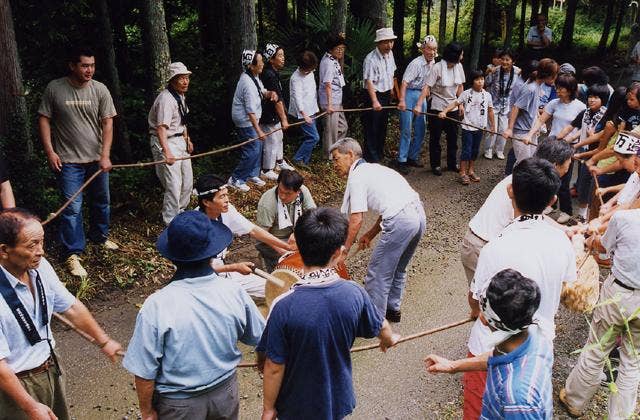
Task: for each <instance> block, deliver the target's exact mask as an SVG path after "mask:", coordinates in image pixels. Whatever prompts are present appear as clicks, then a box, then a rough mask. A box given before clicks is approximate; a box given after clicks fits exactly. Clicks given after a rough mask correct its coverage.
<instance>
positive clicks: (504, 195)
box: [469, 175, 513, 242]
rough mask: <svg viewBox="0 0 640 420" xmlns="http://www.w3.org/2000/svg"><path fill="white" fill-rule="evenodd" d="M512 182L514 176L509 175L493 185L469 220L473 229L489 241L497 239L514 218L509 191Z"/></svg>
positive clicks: (477, 234)
mask: <svg viewBox="0 0 640 420" xmlns="http://www.w3.org/2000/svg"><path fill="white" fill-rule="evenodd" d="M511 182H512V177H511V175H509V176H507V177H505V178H504V179H503V180H502V181H500V182H499V183H498V185H496V186H495V187H493V190H491V193H490V194H489V196H488V197H487V199H486V200H485V201H484V204H482V207H480V210H478V212H477V213H476V215H475V216H473V218H472V219H471V221H470V222H469V228H470V229H471V231H472V232H473V233H474V234H475V235H476V236H478V237H480V238H482V239H484V240H485V241H487V242H488V241H491V240H493V239H495V237H496V236H498V234H500V232H502V229H504V228H505V227H506V226H507V225H508V224H509V223H511V221H512V220H513V205H512V204H511V199H510V198H509V193H508V192H507V187H508V186H509V184H511Z"/></svg>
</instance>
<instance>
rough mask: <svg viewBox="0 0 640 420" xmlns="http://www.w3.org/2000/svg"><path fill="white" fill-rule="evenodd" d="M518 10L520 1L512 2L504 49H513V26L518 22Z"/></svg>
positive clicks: (513, 0) (508, 13)
mask: <svg viewBox="0 0 640 420" xmlns="http://www.w3.org/2000/svg"><path fill="white" fill-rule="evenodd" d="M517 9H518V0H511V4H509V9H508V10H507V28H506V30H505V36H504V48H511V41H512V38H513V24H514V23H515V20H516V10H517Z"/></svg>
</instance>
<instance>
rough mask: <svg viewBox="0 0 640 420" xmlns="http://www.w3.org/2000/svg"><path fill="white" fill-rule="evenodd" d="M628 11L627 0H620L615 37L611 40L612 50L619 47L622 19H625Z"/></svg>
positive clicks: (610, 47)
mask: <svg viewBox="0 0 640 420" xmlns="http://www.w3.org/2000/svg"><path fill="white" fill-rule="evenodd" d="M611 1H612V2H613V0H611ZM626 11H627V2H626V0H620V1H619V5H618V18H617V20H616V30H615V32H614V33H613V39H612V40H611V44H610V45H609V50H610V51H614V50H615V49H616V48H618V40H619V39H620V30H621V29H622V21H623V19H624V15H625V13H626ZM639 14H640V13H639ZM631 48H633V45H631Z"/></svg>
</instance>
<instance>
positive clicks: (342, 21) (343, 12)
mask: <svg viewBox="0 0 640 420" xmlns="http://www.w3.org/2000/svg"><path fill="white" fill-rule="evenodd" d="M347 6H348V3H347V0H333V5H332V8H331V33H333V34H339V33H345V32H347Z"/></svg>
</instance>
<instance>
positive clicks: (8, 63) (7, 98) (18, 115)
mask: <svg viewBox="0 0 640 420" xmlns="http://www.w3.org/2000/svg"><path fill="white" fill-rule="evenodd" d="M0 51H2V54H0V74H2V77H0V137H4V138H5V143H4V144H3V146H4V149H5V152H9V153H7V154H11V159H10V161H11V162H14V163H18V162H24V160H25V159H26V158H29V157H30V156H31V154H32V153H33V142H32V140H31V136H30V130H29V119H28V117H27V105H26V101H25V96H24V92H23V86H22V69H21V67H20V57H19V56H18V45H17V43H16V33H15V30H14V27H13V13H12V12H11V4H10V2H9V0H0ZM9 142H10V143H9ZM7 146H9V147H7ZM7 149H9V150H7Z"/></svg>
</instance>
